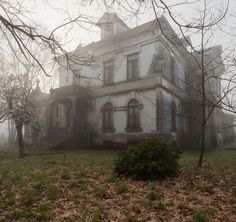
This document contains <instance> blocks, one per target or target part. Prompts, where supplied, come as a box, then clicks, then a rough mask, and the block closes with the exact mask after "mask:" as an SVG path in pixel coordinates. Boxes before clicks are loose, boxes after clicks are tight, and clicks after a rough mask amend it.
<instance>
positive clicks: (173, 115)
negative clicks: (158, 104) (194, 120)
mask: <svg viewBox="0 0 236 222" xmlns="http://www.w3.org/2000/svg"><path fill="white" fill-rule="evenodd" d="M176 111H177V110H176V104H175V101H174V100H173V101H172V102H171V132H176V131H177V129H176V115H177V113H176Z"/></svg>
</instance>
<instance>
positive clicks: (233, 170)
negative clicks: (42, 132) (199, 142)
mask: <svg viewBox="0 0 236 222" xmlns="http://www.w3.org/2000/svg"><path fill="white" fill-rule="evenodd" d="M116 157H117V153H116V152H112V151H92V150H90V151H78V152H72V153H60V154H51V155H50V154H47V155H37V156H35V155H33V156H27V157H26V158H25V159H18V157H17V155H14V154H6V153H1V152H0V180H1V178H2V177H3V178H2V180H1V182H0V221H6V222H7V221H24V222H25V221H59V222H62V221H93V222H96V221H199V222H201V221H202V222H204V221H232V222H233V221H236V151H235V150H220V151H217V152H210V153H208V154H207V156H206V160H205V164H204V167H203V168H202V169H200V170H199V169H197V168H195V165H196V161H197V154H196V153H192V152H188V153H184V154H183V156H182V158H181V160H180V164H181V166H182V168H181V173H180V175H179V176H178V177H177V178H174V179H167V180H163V181H145V182H142V181H134V180H132V179H126V178H117V177H116V176H115V175H114V174H113V173H112V163H113V161H114V159H115V158H116Z"/></svg>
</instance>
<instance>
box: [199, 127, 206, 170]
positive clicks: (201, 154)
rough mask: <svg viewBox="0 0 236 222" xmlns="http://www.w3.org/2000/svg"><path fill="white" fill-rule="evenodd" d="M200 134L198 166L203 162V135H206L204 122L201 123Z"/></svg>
mask: <svg viewBox="0 0 236 222" xmlns="http://www.w3.org/2000/svg"><path fill="white" fill-rule="evenodd" d="M201 133H202V136H201V151H200V156H199V159H198V167H201V166H202V162H203V155H204V151H205V135H206V126H205V123H203V124H202V132H201Z"/></svg>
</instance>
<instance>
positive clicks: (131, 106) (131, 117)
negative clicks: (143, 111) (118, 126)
mask: <svg viewBox="0 0 236 222" xmlns="http://www.w3.org/2000/svg"><path fill="white" fill-rule="evenodd" d="M139 110H140V106H139V102H138V101H137V100H136V99H132V100H130V102H129V103H128V110H127V111H128V121H127V128H128V129H138V128H140V114H139V112H140V111H139Z"/></svg>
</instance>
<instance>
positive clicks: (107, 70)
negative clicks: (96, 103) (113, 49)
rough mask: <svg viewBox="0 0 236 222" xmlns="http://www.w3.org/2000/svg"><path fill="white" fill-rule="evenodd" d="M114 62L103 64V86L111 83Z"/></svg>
mask: <svg viewBox="0 0 236 222" xmlns="http://www.w3.org/2000/svg"><path fill="white" fill-rule="evenodd" d="M113 72H114V61H113V60H111V61H107V62H104V64H103V73H104V85H107V84H111V83H113Z"/></svg>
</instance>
